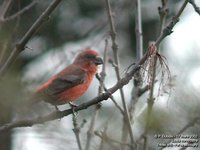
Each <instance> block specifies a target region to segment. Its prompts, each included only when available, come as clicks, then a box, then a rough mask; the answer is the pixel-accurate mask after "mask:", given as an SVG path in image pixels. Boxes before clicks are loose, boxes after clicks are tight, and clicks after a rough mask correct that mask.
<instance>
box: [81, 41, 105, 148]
mask: <svg viewBox="0 0 200 150" xmlns="http://www.w3.org/2000/svg"><path fill="white" fill-rule="evenodd" d="M107 51H108V40H107V39H106V40H105V49H104V57H103V62H104V64H103V66H102V70H101V73H100V79H99V83H100V85H99V93H98V95H100V94H101V93H102V92H103V88H104V79H105V76H106V62H107ZM100 105H101V104H96V106H95V110H94V114H93V116H92V120H91V123H90V127H89V129H88V132H87V142H86V146H85V150H89V149H90V143H91V141H92V136H93V132H94V126H95V122H96V119H97V117H98V114H99V109H100Z"/></svg>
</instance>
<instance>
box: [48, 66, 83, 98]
mask: <svg viewBox="0 0 200 150" xmlns="http://www.w3.org/2000/svg"><path fill="white" fill-rule="evenodd" d="M85 78H86V73H85V71H83V70H80V68H78V69H75V70H73V71H72V72H70V74H61V75H60V76H58V77H57V78H56V79H54V80H53V81H52V83H51V84H50V85H49V87H48V88H47V92H48V94H50V95H55V94H59V93H61V92H63V91H65V90H67V89H70V88H72V87H74V86H77V85H79V84H82V83H83V82H84V81H85Z"/></svg>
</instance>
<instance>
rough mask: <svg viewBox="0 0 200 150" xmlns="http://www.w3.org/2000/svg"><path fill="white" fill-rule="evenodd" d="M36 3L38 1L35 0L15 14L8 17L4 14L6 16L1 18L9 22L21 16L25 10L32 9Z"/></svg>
mask: <svg viewBox="0 0 200 150" xmlns="http://www.w3.org/2000/svg"><path fill="white" fill-rule="evenodd" d="M36 3H37V2H36V1H33V2H32V3H30V4H29V5H27V6H26V7H24V8H23V9H21V10H20V11H18V12H16V13H15V14H13V15H11V16H9V17H6V18H5V16H4V18H1V21H2V22H7V21H11V20H13V19H15V18H17V17H18V16H20V15H22V14H24V13H25V12H27V11H28V10H30V9H31V8H32V7H33V6H35V4H36Z"/></svg>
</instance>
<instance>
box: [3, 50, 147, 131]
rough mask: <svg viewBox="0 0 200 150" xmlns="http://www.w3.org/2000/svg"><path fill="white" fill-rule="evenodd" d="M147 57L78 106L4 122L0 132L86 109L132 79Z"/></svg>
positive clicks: (105, 98) (106, 97)
mask: <svg viewBox="0 0 200 150" xmlns="http://www.w3.org/2000/svg"><path fill="white" fill-rule="evenodd" d="M148 57H149V55H148V53H146V54H145V55H144V56H143V58H142V59H141V60H140V61H138V62H137V63H136V64H135V66H133V67H132V68H131V70H130V72H128V73H126V75H125V76H124V77H123V78H121V79H120V80H119V81H118V82H117V83H116V84H115V85H114V86H113V87H111V88H109V89H108V91H106V92H104V93H102V94H100V95H99V96H97V97H95V98H93V99H91V100H90V101H88V102H86V103H83V104H80V105H79V106H77V107H75V108H73V109H67V110H64V111H59V112H53V113H51V114H49V115H47V116H43V117H39V118H36V119H32V120H22V121H16V122H12V123H8V124H5V125H3V126H1V127H0V132H2V131H5V130H10V129H12V128H15V127H30V126H32V125H34V124H41V123H44V122H46V121H51V120H55V119H59V118H62V117H65V116H68V115H70V114H72V113H73V111H75V112H78V111H80V110H83V109H87V108H88V107H90V106H92V105H95V104H97V103H99V102H101V101H103V100H107V99H108V98H109V97H110V96H111V94H113V93H114V92H116V91H117V90H119V89H120V88H122V87H123V86H125V85H126V84H128V83H129V81H130V80H131V79H132V77H133V75H134V74H135V72H136V71H138V70H139V69H140V66H141V65H143V64H144V63H145V61H146V60H147V58H148Z"/></svg>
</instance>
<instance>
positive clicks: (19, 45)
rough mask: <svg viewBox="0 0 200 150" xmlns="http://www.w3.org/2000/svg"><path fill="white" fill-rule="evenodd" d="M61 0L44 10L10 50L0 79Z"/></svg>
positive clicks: (55, 0) (1, 70)
mask: <svg viewBox="0 0 200 150" xmlns="http://www.w3.org/2000/svg"><path fill="white" fill-rule="evenodd" d="M60 2H61V0H54V1H53V2H52V3H51V4H50V5H49V6H48V7H47V8H46V10H45V11H44V12H43V13H42V14H41V16H40V17H39V18H38V19H37V20H36V21H35V23H34V24H33V25H32V26H31V27H30V29H29V30H28V31H27V32H26V34H25V35H24V36H23V37H22V39H21V40H20V41H19V43H17V44H16V46H15V48H14V49H13V50H12V52H11V54H10V55H9V57H8V59H7V60H6V62H5V63H4V64H3V66H2V67H1V68H0V77H2V76H3V74H4V73H5V72H6V71H7V69H8V68H9V67H10V66H11V64H12V63H13V62H14V60H15V59H16V57H17V56H18V55H19V53H21V52H22V51H23V50H24V49H25V45H26V43H27V42H28V41H29V40H30V39H31V37H32V36H33V34H34V33H35V32H36V31H37V30H38V29H39V27H40V26H41V25H42V24H43V23H44V22H45V21H46V20H48V18H49V16H50V14H51V13H52V12H53V10H54V9H55V8H56V7H57V6H58V4H59V3H60Z"/></svg>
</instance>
